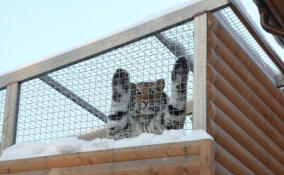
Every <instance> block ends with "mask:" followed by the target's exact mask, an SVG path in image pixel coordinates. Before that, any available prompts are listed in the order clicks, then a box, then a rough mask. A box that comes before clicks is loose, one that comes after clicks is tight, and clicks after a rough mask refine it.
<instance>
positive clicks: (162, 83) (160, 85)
mask: <svg viewBox="0 0 284 175" xmlns="http://www.w3.org/2000/svg"><path fill="white" fill-rule="evenodd" d="M156 87H157V89H159V90H163V89H164V87H165V80H163V79H159V80H157V81H156Z"/></svg>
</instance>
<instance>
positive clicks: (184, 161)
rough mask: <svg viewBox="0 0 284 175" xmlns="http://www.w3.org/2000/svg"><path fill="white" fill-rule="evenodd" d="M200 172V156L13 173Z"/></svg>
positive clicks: (149, 174)
mask: <svg viewBox="0 0 284 175" xmlns="http://www.w3.org/2000/svg"><path fill="white" fill-rule="evenodd" d="M199 172H200V163H199V157H198V156H189V157H183V156H180V157H170V158H167V159H165V158H158V159H146V160H134V161H125V162H115V163H105V164H97V165H83V166H75V167H67V168H54V169H46V170H40V171H32V172H23V173H13V175H52V174H56V175H67V174H68V175H79V174H80V175H133V174H138V175H156V174H163V175H172V174H182V175H196V174H199Z"/></svg>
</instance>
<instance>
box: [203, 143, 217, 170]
mask: <svg viewBox="0 0 284 175" xmlns="http://www.w3.org/2000/svg"><path fill="white" fill-rule="evenodd" d="M214 162H215V160H214V147H213V143H212V140H202V141H200V174H201V175H214V174H215V173H214V171H215V170H214Z"/></svg>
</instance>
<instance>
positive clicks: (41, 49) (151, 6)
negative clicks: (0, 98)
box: [0, 0, 284, 74]
mask: <svg viewBox="0 0 284 175" xmlns="http://www.w3.org/2000/svg"><path fill="white" fill-rule="evenodd" d="M188 1H190V0H155V1H153V0H104V1H98V0H97V1H95V0H80V1H79V0H60V1H58V0H48V1H38V0H25V1H20V0H1V1H0V26H1V28H0V38H1V42H0V61H1V64H0V74H2V73H3V72H6V71H9V70H11V69H14V68H16V67H19V66H21V65H24V64H27V63H29V62H31V61H34V60H39V59H42V58H44V57H48V56H50V55H54V54H55V53H58V52H62V51H64V50H67V49H70V48H71V47H74V46H77V45H80V44H81V43H84V42H86V41H89V40H92V39H94V38H97V37H100V36H102V35H105V34H108V33H111V32H113V31H116V30H118V29H120V28H123V27H126V26H128V25H131V24H134V23H137V21H139V20H142V19H143V18H145V17H149V16H151V14H153V13H159V12H161V11H163V10H165V9H167V8H171V7H173V6H175V5H179V4H181V3H184V2H188ZM241 1H242V2H243V3H245V8H246V9H247V11H248V13H249V14H250V15H251V16H252V17H253V19H255V22H256V23H257V24H258V25H259V21H258V18H259V15H258V12H257V8H256V7H254V4H253V2H252V0H241ZM266 36H267V37H268V39H269V40H270V41H272V40H273V38H272V37H271V36H270V35H269V34H267V35H266ZM269 37H270V38H269ZM273 47H277V46H276V45H275V44H274V45H273ZM277 49H278V53H279V55H280V56H282V57H283V55H284V49H281V48H280V47H277Z"/></svg>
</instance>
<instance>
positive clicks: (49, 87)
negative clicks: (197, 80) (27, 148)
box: [16, 21, 194, 143]
mask: <svg viewBox="0 0 284 175" xmlns="http://www.w3.org/2000/svg"><path fill="white" fill-rule="evenodd" d="M193 31H194V23H193V21H187V22H184V23H182V24H179V25H176V26H173V27H171V28H169V29H167V30H165V31H162V32H159V33H154V34H153V35H151V36H148V37H146V38H143V39H141V40H138V41H135V42H132V43H130V44H127V45H125V46H122V47H119V48H116V49H112V50H110V51H108V52H105V53H103V54H100V55H98V56H95V57H93V58H91V59H88V60H85V61H82V62H79V63H76V64H73V65H71V66H69V67H66V68H62V69H60V70H56V71H54V72H52V73H49V74H46V75H41V76H40V77H37V78H35V79H32V80H29V81H26V82H23V83H21V91H20V101H19V112H18V125H17V134H16V142H17V143H21V142H30V141H44V142H52V141H54V140H56V139H58V138H64V137H68V136H77V135H82V134H84V133H88V132H90V131H93V130H96V129H97V128H107V127H109V126H110V125H111V124H113V121H110V120H109V118H110V117H111V116H112V115H114V113H113V105H114V104H115V103H114V102H118V101H119V99H120V98H124V97H125V98H126V99H127V98H130V99H131V100H132V101H131V102H125V101H123V99H122V101H123V102H124V103H119V105H121V106H118V109H123V105H125V104H126V103H127V104H126V106H127V111H123V112H125V113H123V115H125V116H127V117H128V118H132V119H133V118H136V121H141V120H142V118H143V120H144V119H145V120H146V121H148V120H151V117H152V115H154V116H158V115H159V117H160V119H159V121H160V123H161V122H163V123H167V121H168V120H167V117H168V116H167V115H170V114H173V115H176V116H175V117H177V118H179V117H180V115H185V114H184V111H183V110H185V107H184V105H185V103H184V102H186V101H190V100H192V95H193V94H192V93H193V91H192V88H193V73H192V71H189V73H188V74H186V75H185V74H184V72H186V71H188V70H190V69H191V68H192V64H190V63H191V62H189V64H187V66H188V67H186V68H185V67H184V65H185V63H183V62H180V61H178V60H177V59H178V57H180V56H184V57H185V58H186V59H187V60H190V59H191V58H192V55H193ZM117 69H123V70H124V71H127V73H128V76H129V79H130V80H129V81H130V82H129V83H128V84H123V83H125V82H123V83H120V84H123V87H124V88H122V91H117V89H116V88H115V87H114V86H115V85H114V84H113V77H114V75H115V72H117ZM172 72H174V73H175V74H174V75H172ZM179 75H180V76H179ZM119 78H121V81H122V80H125V77H124V78H122V77H120V75H119V76H118V79H119ZM173 79H174V80H173ZM157 80H160V81H159V82H160V83H161V82H162V85H161V84H159V86H158V81H157ZM184 80H186V82H187V83H185V82H184ZM121 81H119V82H121ZM142 82H144V83H142ZM146 82H152V83H148V84H147V83H146ZM142 84H143V85H144V87H145V88H144V89H143V88H142V89H141V87H140V91H139V90H138V89H139V88H138V87H139V86H140V85H142ZM128 85H130V86H129V87H131V88H132V90H131V91H129V92H131V93H130V96H123V93H124V92H125V93H126V91H125V90H126V88H125V87H126V86H128ZM132 85H134V86H132ZM154 86H156V88H154ZM153 88H154V89H153ZM149 89H150V90H149ZM144 90H145V91H147V94H146V92H142V91H144ZM184 93H186V96H185V95H184V96H182V95H183V94H184ZM165 94H166V95H165ZM181 94H182V95H181ZM143 95H144V96H143ZM139 99H140V100H139ZM155 99H157V100H156V101H155ZM115 100H116V101H115ZM112 101H114V102H112ZM138 103H139V104H138ZM146 103H147V105H148V106H147V105H146ZM162 103H163V104H162ZM117 104H118V103H117ZM141 104H143V105H144V108H143V109H145V110H146V109H147V112H145V111H142V110H143V109H142V107H141ZM169 104H171V105H172V106H171V107H169ZM139 105H140V106H139ZM111 107H112V108H111ZM179 108H180V109H179ZM170 109H171V110H170ZM151 110H152V113H151V112H149V111H151ZM165 110H168V112H164V111H165ZM169 110H170V111H169ZM134 113H135V114H134ZM138 113H139V114H138ZM158 113H159V114H158ZM181 113H182V114H181ZM120 114H121V113H120ZM120 114H116V116H115V117H119V116H121V115H120ZM189 118H190V115H188V116H187V117H186V118H185V121H182V122H180V123H179V121H171V122H172V123H175V122H176V123H179V124H181V126H179V127H180V128H183V129H184V131H185V132H189V131H190V130H191V126H192V124H191V120H190V119H189ZM115 122H119V121H118V119H116V120H115ZM132 122H133V121H132ZM176 123H175V124H176ZM163 126H164V128H165V129H171V128H174V126H169V125H166V124H164V125H163ZM154 128H155V127H154ZM143 132H152V131H150V130H147V129H145V130H143Z"/></svg>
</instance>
